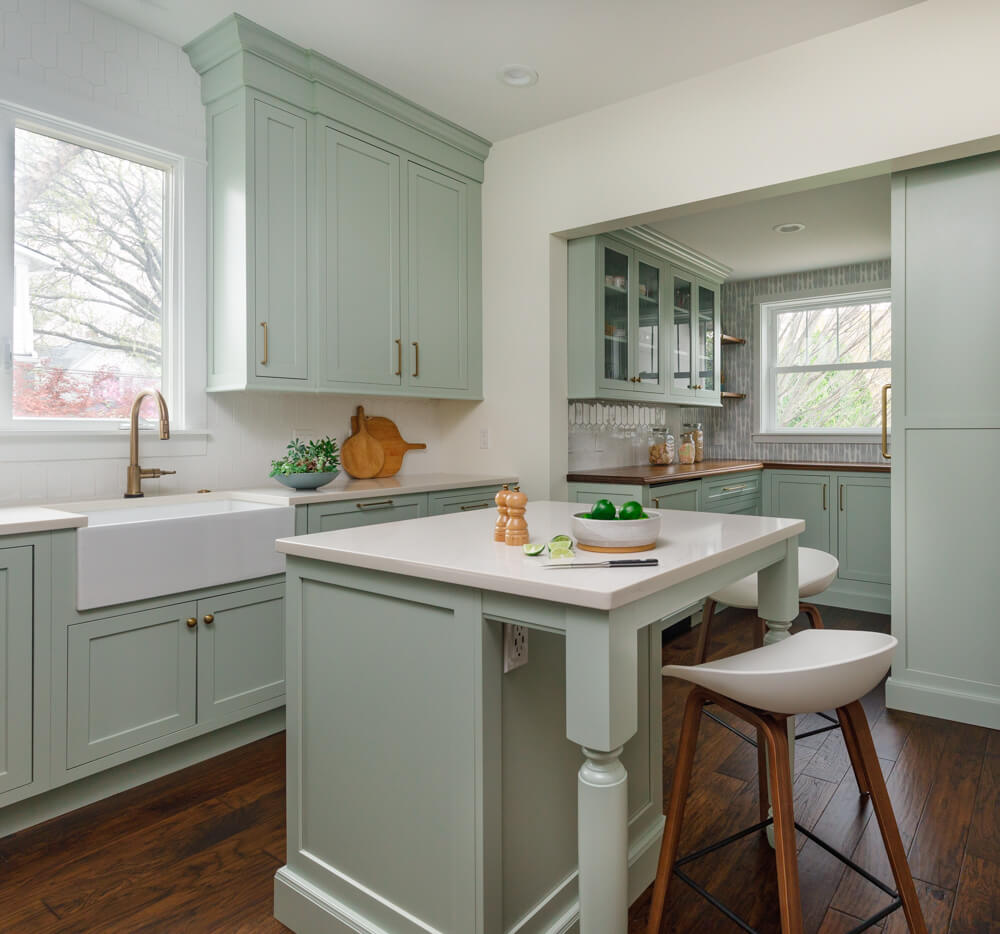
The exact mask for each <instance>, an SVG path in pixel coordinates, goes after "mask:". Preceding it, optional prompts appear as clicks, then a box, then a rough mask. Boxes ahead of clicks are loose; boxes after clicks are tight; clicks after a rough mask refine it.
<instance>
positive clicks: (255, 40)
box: [185, 14, 490, 399]
mask: <svg viewBox="0 0 1000 934" xmlns="http://www.w3.org/2000/svg"><path fill="white" fill-rule="evenodd" d="M185 51H187V53H188V56H189V57H190V59H191V62H192V64H193V65H194V67H195V69H196V70H197V71H198V73H199V74H200V75H201V77H202V100H203V101H204V103H205V105H206V113H207V130H208V156H209V173H208V174H209V226H210V235H209V242H210V251H209V278H210V286H209V314H208V389H209V390H210V391H223V390H233V389H282V390H300V391H308V392H316V391H320V392H344V393H365V394H378V395H409V396H423V397H428V398H450V399H481V398H482V284H481V280H482V272H481V266H482V242H481V227H482V223H481V207H480V203H481V193H480V191H481V186H482V180H483V162H484V160H485V159H486V156H487V154H488V152H489V146H490V144H489V143H488V142H487V141H486V140H483V139H481V138H480V137H478V136H475V135H474V134H472V133H469V132H467V131H465V130H463V129H461V128H460V127H457V126H455V125H454V124H452V123H450V122H448V121H446V120H443V119H442V118H440V117H436V116H434V115H433V114H430V113H428V112H427V111H425V110H423V109H422V108H420V107H418V106H417V105H415V104H413V103H411V102H410V101H407V100H405V99H404V98H401V97H399V96H398V95H396V94H393V93H392V92H391V91H389V90H387V89H386V88H383V87H380V86H378V85H375V84H373V83H371V82H369V81H367V80H366V79H364V78H362V77H361V76H360V75H358V74H356V73H354V72H352V71H349V70H348V69H346V68H343V67H342V66H340V65H338V64H337V63H336V62H333V61H331V60H329V59H327V58H324V57H323V56H321V55H319V54H318V53H316V52H312V51H307V50H305V49H302V48H300V47H299V46H296V45H294V44H292V43H291V42H288V41H286V40H285V39H282V38H281V37H280V36H276V35H275V34H274V33H271V32H268V31H267V30H265V29H262V28H261V27H260V26H257V25H255V24H254V23H251V22H250V21H249V20H246V19H244V18H243V17H241V16H238V15H236V14H234V15H232V16H229V17H227V18H226V19H225V20H223V21H222V22H221V23H219V25H218V26H216V27H214V28H213V29H211V30H209V31H208V32H206V33H205V34H203V35H202V36H199V37H198V38H197V39H195V40H194V41H193V42H191V43H189V44H188V45H187V46H186V47H185Z"/></svg>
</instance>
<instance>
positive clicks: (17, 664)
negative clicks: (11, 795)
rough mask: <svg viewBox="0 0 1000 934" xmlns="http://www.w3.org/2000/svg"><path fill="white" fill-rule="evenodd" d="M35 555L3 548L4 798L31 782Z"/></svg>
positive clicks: (0, 698) (0, 691)
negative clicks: (7, 793) (5, 795)
mask: <svg viewBox="0 0 1000 934" xmlns="http://www.w3.org/2000/svg"><path fill="white" fill-rule="evenodd" d="M32 568H33V564H32V549H31V547H30V546H19V547H16V548H0V679H2V684H0V794H3V793H4V792H7V791H11V790H12V789H14V788H20V787H21V786H22V785H27V784H28V783H29V782H31V780H32V755H31V751H32V735H33V731H32V723H31V720H32V709H33V707H32V668H33V664H32V662H33V656H34V653H33V649H32V642H33V638H32V630H33V600H32Z"/></svg>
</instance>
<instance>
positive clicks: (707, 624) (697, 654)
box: [694, 597, 715, 665]
mask: <svg viewBox="0 0 1000 934" xmlns="http://www.w3.org/2000/svg"><path fill="white" fill-rule="evenodd" d="M714 618H715V601H714V600H713V599H712V598H711V597H709V598H708V599H707V600H706V601H705V608H704V609H703V610H702V611H701V630H700V632H699V633H698V647H697V648H696V649H695V650H694V663H695V664H696V665H700V664H701V663H702V662H703V661H705V660H706V659H707V658H708V640H709V639H710V638H711V636H712V620H713V619H714Z"/></svg>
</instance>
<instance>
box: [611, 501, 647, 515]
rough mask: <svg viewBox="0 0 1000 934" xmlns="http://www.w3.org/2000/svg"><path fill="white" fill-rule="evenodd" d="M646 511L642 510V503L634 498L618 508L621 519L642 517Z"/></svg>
mask: <svg viewBox="0 0 1000 934" xmlns="http://www.w3.org/2000/svg"><path fill="white" fill-rule="evenodd" d="M644 515H645V513H644V512H643V511H642V503H637V502H636V501H635V500H634V499H633V500H630V501H629V502H627V503H623V504H622V508H621V509H619V510H618V518H619V519H641V518H642V517H643V516H644Z"/></svg>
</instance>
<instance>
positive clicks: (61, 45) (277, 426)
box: [0, 0, 478, 505]
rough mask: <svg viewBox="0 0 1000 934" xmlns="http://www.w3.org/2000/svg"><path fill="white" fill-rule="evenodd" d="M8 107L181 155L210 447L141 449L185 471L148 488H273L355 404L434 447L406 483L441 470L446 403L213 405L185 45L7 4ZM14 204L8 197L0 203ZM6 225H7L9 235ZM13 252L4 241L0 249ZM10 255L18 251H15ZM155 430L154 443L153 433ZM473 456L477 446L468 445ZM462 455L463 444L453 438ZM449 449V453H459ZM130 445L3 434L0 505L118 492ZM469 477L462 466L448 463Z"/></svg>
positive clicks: (191, 413) (276, 397) (192, 322)
mask: <svg viewBox="0 0 1000 934" xmlns="http://www.w3.org/2000/svg"><path fill="white" fill-rule="evenodd" d="M0 101H5V102H9V103H12V104H15V105H19V106H21V107H27V108H30V109H33V110H36V111H39V112H41V113H44V114H48V115H50V116H54V117H58V118H60V119H61V120H67V121H72V122H76V123H79V124H81V125H83V126H88V127H94V128H97V129H99V130H101V131H103V132H106V133H112V134H116V135H118V136H122V137H124V138H126V139H131V140H135V141H138V142H140V143H144V144H146V145H150V146H156V147H158V148H160V149H163V150H166V151H168V152H171V153H174V154H176V155H178V156H181V157H183V159H184V172H183V175H184V185H185V187H186V192H187V193H186V198H185V205H184V210H185V217H184V229H185V237H186V241H187V251H186V256H185V263H184V267H185V282H184V287H183V295H184V298H183V317H184V327H185V335H184V348H185V353H184V357H185V366H186V368H187V375H188V379H187V381H186V382H187V392H186V394H185V395H186V398H185V405H184V406H183V408H184V409H185V410H186V412H187V427H190V428H201V429H207V431H208V433H209V437H208V439H207V441H203V440H195V441H190V440H184V439H177V440H176V441H170V442H165V443H163V442H159V441H156V440H154V439H153V438H149V439H148V440H147V439H145V438H144V439H143V441H142V445H141V451H140V454H141V462H142V463H143V464H144V465H145V466H150V467H152V466H157V467H163V468H169V469H176V470H177V476H176V477H165V478H163V479H162V480H151V481H146V482H145V484H144V486H145V489H146V490H147V491H148V492H157V491H159V492H170V491H175V490H177V491H181V490H184V491H187V490H196V489H200V488H209V489H212V488H215V489H218V488H222V487H239V486H249V485H255V484H261V483H265V484H266V483H269V482H272V481H268V480H267V468H268V464H269V462H270V459H271V458H272V457H276V456H278V455H279V454H280V453H281V452H282V450H283V449H284V446H285V443H286V442H287V441H288V439H289V438H290V437H291V436H292V434H293V433H294V432H295V431H296V430H299V431H304V432H310V433H312V434H314V435H322V434H331V435H334V436H336V437H339V438H340V439H343V438H345V437H346V436H347V435H348V434H349V428H350V423H349V419H350V415H351V414H352V412H353V411H354V407H355V406H356V405H357V404H358V403H359V402H364V404H365V405H366V409H367V410H368V411H370V412H372V413H376V414H380V415H387V416H389V417H390V418H393V419H395V420H396V421H397V423H398V424H399V426H400V430H401V431H402V433H403V435H404V437H406V438H407V440H411V441H426V442H428V443H429V445H430V449H429V450H428V451H426V452H413V453H411V454H408V455H407V457H406V460H405V461H404V467H403V472H404V473H415V472H416V473H419V472H424V471H428V470H438V469H445V467H444V466H443V465H444V459H443V451H442V449H441V446H440V445H439V444H437V443H436V442H437V439H438V438H439V436H440V427H439V425H438V413H439V406H440V405H441V404H440V403H436V402H418V401H411V400H387V401H379V400H376V399H370V400H359V399H355V398H350V397H329V396H315V395H305V396H303V395H298V394H291V393H287V394H286V393H257V394H247V393H232V394H224V395H213V396H207V395H206V394H205V393H204V391H203V388H202V387H203V386H204V380H205V359H204V347H205V337H204V335H205V293H206V286H205V241H204V232H205V217H206V212H205V126H204V108H203V107H202V105H201V99H200V93H199V79H198V75H197V74H196V73H195V71H194V70H193V69H192V68H191V66H190V63H189V62H188V59H187V56H186V55H185V54H184V52H183V51H182V50H181V49H179V48H178V47H176V46H174V45H172V44H171V43H169V42H166V41H164V40H162V39H158V38H156V37H155V36H152V35H150V34H148V33H145V32H143V31H141V30H139V29H136V28H134V27H133V26H130V25H128V24H126V23H124V22H121V21H120V20H117V19H115V18H113V17H110V16H107V15H105V14H103V13H101V12H98V11H96V10H93V9H92V8H90V7H88V6H86V5H84V4H82V3H79V2H77V0H0ZM4 203H5V199H4V197H2V196H0V207H2V205H3V204H4ZM0 229H3V230H7V231H8V233H7V234H6V237H8V238H9V236H10V234H9V227H7V226H2V225H0ZM4 248H5V245H4V244H0V249H4ZM6 249H8V250H9V249H10V247H9V245H7V246H6ZM148 434H152V433H148ZM472 443H474V444H475V445H476V446H477V447H478V436H477V437H476V438H474V439H473V441H472ZM455 445H456V446H457V447H458V448H460V447H461V442H459V441H457V440H456V441H455ZM453 450H454V448H453ZM127 463H128V437H127V435H126V434H125V433H124V432H120V433H118V436H117V437H115V438H113V439H111V440H110V441H104V442H103V443H102V442H101V441H100V440H95V439H93V438H77V439H73V440H67V441H64V442H62V443H54V442H53V441H51V440H46V441H43V440H40V439H39V440H33V439H30V438H29V439H25V438H23V437H13V436H10V435H0V505H2V504H10V503H16V502H55V501H59V500H68V499H78V498H86V497H93V496H109V497H111V496H118V495H120V493H121V491H122V489H123V488H124V482H125V467H126V465H127ZM452 466H454V467H456V469H460V467H461V464H457V465H452Z"/></svg>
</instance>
